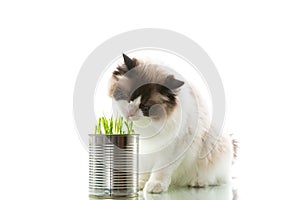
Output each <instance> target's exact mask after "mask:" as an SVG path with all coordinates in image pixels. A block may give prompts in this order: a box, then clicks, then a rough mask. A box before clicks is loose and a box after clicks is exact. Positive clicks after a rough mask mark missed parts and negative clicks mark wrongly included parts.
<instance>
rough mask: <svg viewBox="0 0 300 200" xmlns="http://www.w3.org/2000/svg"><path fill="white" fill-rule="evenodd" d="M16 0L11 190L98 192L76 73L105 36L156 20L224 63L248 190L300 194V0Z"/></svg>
mask: <svg viewBox="0 0 300 200" xmlns="http://www.w3.org/2000/svg"><path fill="white" fill-rule="evenodd" d="M7 2H8V1H7ZM7 2H4V1H1V3H0V36H1V37H0V91H1V97H0V102H1V104H0V123H1V125H0V133H1V140H0V154H1V156H0V161H1V164H0V183H1V187H0V199H21V198H24V199H25V198H26V199H27V198H31V199H87V196H88V189H87V188H88V165H87V163H88V154H87V152H86V151H85V150H84V148H83V146H82V145H81V143H80V140H79V138H78V136H77V133H76V128H75V125H74V122H73V114H72V94H73V89H74V83H75V80H76V76H77V74H78V72H79V70H80V67H81V65H82V63H83V62H84V60H85V59H86V57H87V56H88V55H89V53H91V52H92V51H93V50H94V49H95V48H96V47H97V46H98V45H100V44H101V43H102V42H103V41H105V40H107V39H108V38H110V37H112V36H114V35H116V34H119V33H121V32H124V31H128V30H132V29H137V28H145V27H153V28H165V29H171V30H175V31H177V32H180V33H182V34H184V35H186V36H188V37H190V38H191V39H193V40H194V41H196V42H197V43H199V44H200V45H201V46H202V47H203V48H204V50H205V51H206V52H207V53H208V54H209V55H210V57H211V58H212V60H213V61H214V63H215V65H216V66H217V68H218V70H219V73H220V76H221V77H222V80H223V84H224V87H225V92H226V97H227V103H226V104H227V120H226V128H227V130H228V131H230V132H234V133H236V134H237V137H238V138H239V139H240V146H241V149H240V160H239V161H238V163H237V164H238V165H237V166H239V169H237V170H236V171H237V172H238V173H237V174H238V176H239V179H240V185H239V186H238V189H239V192H240V194H241V195H240V196H241V197H242V198H241V199H254V198H255V199H272V198H273V199H275V198H278V199H281V198H284V199H288V198H292V197H293V199H297V198H299V194H298V192H297V191H298V186H297V185H298V183H299V178H300V173H299V168H300V164H299V155H298V152H299V151H300V148H299V141H298V138H299V134H300V129H299V113H300V106H299V102H300V95H299V85H300V79H299V75H300V73H299V72H300V71H299V67H300V59H299V53H300V26H299V24H300V23H299V22H300V20H299V19H300V12H299V10H300V6H299V5H298V2H297V1H247V2H246V1H220V2H217V1H209V2H208V1H207V2H206V3H203V2H200V1H180V2H176V1H174V0H173V1H155V0H152V1H129V0H128V1H115V0H111V1H48V2H46V1H18V2H17V1H9V2H8V3H7ZM120 45H122V44H120Z"/></svg>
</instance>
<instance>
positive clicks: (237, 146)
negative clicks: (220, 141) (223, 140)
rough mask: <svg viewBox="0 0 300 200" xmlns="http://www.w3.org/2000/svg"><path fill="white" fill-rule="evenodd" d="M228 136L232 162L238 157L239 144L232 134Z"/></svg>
mask: <svg viewBox="0 0 300 200" xmlns="http://www.w3.org/2000/svg"><path fill="white" fill-rule="evenodd" d="M230 136H231V142H232V148H233V162H234V161H235V160H236V159H237V157H238V149H239V145H238V144H239V142H238V140H237V139H235V138H234V136H233V134H230Z"/></svg>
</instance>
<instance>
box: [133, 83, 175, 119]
mask: <svg viewBox="0 0 300 200" xmlns="http://www.w3.org/2000/svg"><path fill="white" fill-rule="evenodd" d="M139 96H141V103H140V106H139V107H140V109H141V110H142V112H143V114H144V116H150V117H151V116H153V117H155V116H156V117H158V116H160V115H163V112H164V111H163V110H165V111H166V113H167V114H171V112H172V111H173V110H174V108H175V107H176V105H177V103H176V93H174V92H173V91H172V90H170V89H169V88H167V87H165V86H162V85H160V84H155V83H150V84H145V85H143V86H141V87H139V88H137V89H136V90H135V91H134V92H133V93H132V95H131V97H130V100H131V101H133V100H134V99H136V98H138V97H139Z"/></svg>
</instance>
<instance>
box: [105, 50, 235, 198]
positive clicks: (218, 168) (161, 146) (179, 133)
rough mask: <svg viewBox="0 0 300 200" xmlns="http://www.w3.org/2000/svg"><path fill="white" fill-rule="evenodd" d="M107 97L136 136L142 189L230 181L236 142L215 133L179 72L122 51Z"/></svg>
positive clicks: (196, 95) (193, 89) (158, 190)
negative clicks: (110, 98)
mask: <svg viewBox="0 0 300 200" xmlns="http://www.w3.org/2000/svg"><path fill="white" fill-rule="evenodd" d="M123 58H124V64H122V65H120V66H118V67H117V68H116V70H115V71H114V72H113V75H112V77H111V80H110V87H109V95H110V96H111V97H112V98H113V101H114V103H115V105H117V107H118V110H119V112H121V113H122V115H124V116H125V117H126V118H128V119H129V120H132V121H134V129H135V132H136V133H138V134H140V169H142V171H141V174H140V178H139V179H140V180H139V186H140V189H145V190H146V191H147V192H152V193H161V192H165V191H167V190H168V187H169V186H170V185H171V184H172V185H177V186H190V187H205V186H209V185H220V184H224V183H227V182H229V181H230V180H231V174H230V169H231V165H232V162H233V159H234V157H235V151H236V143H235V141H234V140H232V139H231V137H230V136H228V135H224V134H223V135H221V134H218V133H217V132H215V131H213V130H212V129H211V126H210V120H209V116H208V112H207V109H206V107H205V106H204V105H203V102H202V100H201V96H200V95H199V93H198V92H197V90H196V87H195V86H194V87H192V86H191V85H190V84H189V83H188V82H187V81H184V80H183V78H182V77H180V75H179V74H176V72H174V71H172V70H171V69H169V68H166V67H164V66H161V65H158V64H152V63H147V62H142V61H141V60H137V59H135V58H133V59H131V58H129V57H128V56H126V55H124V54H123Z"/></svg>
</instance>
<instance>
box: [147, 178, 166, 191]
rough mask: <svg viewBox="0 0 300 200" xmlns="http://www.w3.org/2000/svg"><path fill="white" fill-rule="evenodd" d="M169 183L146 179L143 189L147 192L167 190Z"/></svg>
mask: <svg viewBox="0 0 300 200" xmlns="http://www.w3.org/2000/svg"><path fill="white" fill-rule="evenodd" d="M168 187H169V185H168V184H166V183H164V182H162V181H148V182H147V183H146V185H145V190H146V191H147V192H149V193H162V192H166V191H167V190H168Z"/></svg>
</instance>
